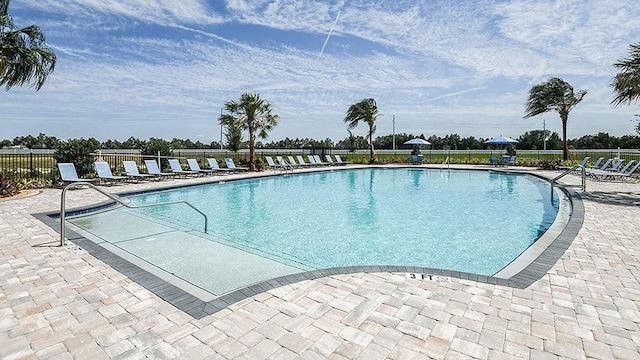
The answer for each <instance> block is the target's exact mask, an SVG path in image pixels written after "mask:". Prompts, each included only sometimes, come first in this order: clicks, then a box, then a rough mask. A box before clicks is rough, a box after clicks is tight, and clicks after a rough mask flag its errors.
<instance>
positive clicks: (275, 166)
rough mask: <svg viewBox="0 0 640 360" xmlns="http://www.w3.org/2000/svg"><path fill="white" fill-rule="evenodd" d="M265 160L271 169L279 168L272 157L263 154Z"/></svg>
mask: <svg viewBox="0 0 640 360" xmlns="http://www.w3.org/2000/svg"><path fill="white" fill-rule="evenodd" d="M264 158H265V160H267V165H268V166H269V167H270V168H272V169H278V168H280V166H279V165H276V163H275V161H273V158H272V157H271V156H265V157H264Z"/></svg>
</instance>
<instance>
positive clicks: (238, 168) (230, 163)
mask: <svg viewBox="0 0 640 360" xmlns="http://www.w3.org/2000/svg"><path fill="white" fill-rule="evenodd" d="M224 163H225V164H226V165H227V168H229V169H233V170H236V171H247V170H249V168H248V167H243V166H236V164H235V163H234V162H233V159H232V158H224Z"/></svg>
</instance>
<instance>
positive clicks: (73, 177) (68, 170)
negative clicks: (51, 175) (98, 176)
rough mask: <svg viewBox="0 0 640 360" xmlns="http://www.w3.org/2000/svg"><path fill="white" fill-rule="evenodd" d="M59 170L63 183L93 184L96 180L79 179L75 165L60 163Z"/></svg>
mask: <svg viewBox="0 0 640 360" xmlns="http://www.w3.org/2000/svg"><path fill="white" fill-rule="evenodd" d="M58 170H60V178H61V179H62V182H63V183H74V182H92V181H94V180H95V179H83V178H79V177H78V173H77V172H76V166H75V165H74V164H73V163H58Z"/></svg>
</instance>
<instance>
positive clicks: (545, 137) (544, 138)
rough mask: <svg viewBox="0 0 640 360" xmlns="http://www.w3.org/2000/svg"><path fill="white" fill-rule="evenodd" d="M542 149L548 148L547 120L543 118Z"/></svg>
mask: <svg viewBox="0 0 640 360" xmlns="http://www.w3.org/2000/svg"><path fill="white" fill-rule="evenodd" d="M542 150H547V120H546V119H542Z"/></svg>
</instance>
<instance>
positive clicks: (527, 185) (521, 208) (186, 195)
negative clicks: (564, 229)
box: [76, 168, 558, 291]
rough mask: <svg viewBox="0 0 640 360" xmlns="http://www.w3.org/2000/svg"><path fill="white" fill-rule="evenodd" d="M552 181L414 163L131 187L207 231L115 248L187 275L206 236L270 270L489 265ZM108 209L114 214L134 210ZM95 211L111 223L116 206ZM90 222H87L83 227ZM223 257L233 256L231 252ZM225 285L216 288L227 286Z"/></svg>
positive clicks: (547, 196)
mask: <svg viewBox="0 0 640 360" xmlns="http://www.w3.org/2000/svg"><path fill="white" fill-rule="evenodd" d="M549 190H550V189H549V184H548V182H546V181H544V180H542V179H539V178H537V177H534V176H530V175H526V174H507V173H500V172H493V171H474V170H429V169H415V168H413V169H412V168H399V169H388V168H386V169H385V168H382V169H381V168H367V169H353V170H342V171H330V172H327V171H325V172H319V173H307V174H296V175H293V176H278V177H266V178H259V179H251V180H240V181H232V182H226V183H224V182H219V183H213V184H208V185H202V186H194V187H187V188H179V189H174V190H169V191H161V192H152V193H145V194H140V195H135V196H130V197H129V198H130V199H131V202H132V203H135V204H142V203H154V202H160V201H170V200H186V201H188V202H190V203H192V204H194V205H195V206H196V207H198V208H199V209H201V210H203V211H204V212H205V213H207V214H208V216H209V219H210V220H209V221H210V227H209V231H208V233H207V234H206V235H204V234H200V235H201V236H200V237H203V238H205V239H207V241H204V242H203V241H197V242H190V241H179V240H172V239H167V240H165V241H161V240H162V239H161V238H160V236H155V237H154V238H152V240H149V239H150V238H144V236H143V235H142V234H141V235H140V236H133V238H132V239H130V240H127V241H122V242H120V244H119V245H118V246H120V247H122V248H124V249H125V250H127V251H129V252H131V253H134V254H137V255H138V256H141V257H143V258H145V257H146V258H153V257H154V256H160V255H159V254H162V253H165V254H166V256H165V257H163V259H164V260H161V261H160V262H161V263H162V262H164V264H161V266H165V267H166V266H169V267H171V266H178V265H179V264H181V265H179V266H178V267H179V270H178V272H182V273H187V274H186V275H184V274H183V275H182V277H183V278H193V277H198V276H199V275H198V274H199V273H201V272H202V268H203V267H204V268H206V267H207V265H206V262H203V259H197V260H194V259H189V258H187V257H188V255H187V254H192V255H189V256H195V257H196V258H197V257H199V256H198V254H201V255H202V256H205V255H204V254H207V252H210V253H211V254H214V253H219V252H220V251H221V250H220V248H218V249H207V248H208V247H209V246H210V245H211V246H213V245H214V244H216V246H219V245H220V244H223V245H225V246H226V247H225V249H227V248H229V247H231V248H234V249H235V250H240V251H242V252H245V253H247V254H251V256H254V257H256V258H259V259H263V258H264V259H268V260H269V262H268V264H266V265H265V268H267V269H273V268H274V267H281V268H280V269H275V271H276V273H278V272H279V271H284V273H294V272H296V271H304V270H310V269H322V268H331V267H341V266H364V265H402V266H418V267H430V268H441V269H450V270H456V271H464V272H470V273H475V274H481V275H492V274H495V273H496V272H498V271H500V269H502V268H503V267H504V266H506V265H507V264H509V263H510V262H511V261H512V260H513V259H514V258H516V257H517V256H518V255H519V254H521V253H522V252H523V251H524V250H525V249H527V248H528V247H529V246H530V245H531V244H532V243H533V242H535V241H536V239H537V238H539V237H540V235H541V234H542V233H544V232H545V231H546V230H547V229H548V228H549V226H550V225H551V224H552V223H553V221H554V219H555V217H556V214H557V211H558V199H557V198H555V197H554V198H552V196H551V194H552V192H551V191H549ZM115 211H116V212H118V213H121V215H119V216H124V215H123V214H126V213H131V212H132V210H130V209H118V210H115ZM135 212H136V213H137V214H138V215H136V216H143V217H148V218H150V219H154V221H157V222H159V223H160V224H163V226H164V225H167V226H168V227H171V226H172V225H178V226H179V227H182V228H185V229H192V230H195V231H192V232H191V234H193V233H197V232H198V231H197V229H201V227H202V218H201V217H199V216H198V214H196V213H194V212H192V211H191V210H190V209H188V208H186V207H179V206H171V207H156V208H148V209H146V210H135ZM140 213H142V214H140ZM101 216H102V217H103V219H106V218H107V217H109V218H110V219H111V220H109V221H113V214H111V215H104V214H103V215H101ZM93 222H94V223H95V219H94V220H93ZM125 222H126V220H125ZM76 223H79V224H81V225H82V223H83V221H82V220H80V221H77V220H76ZM88 223H91V221H89V222H87V221H86V220H85V221H84V225H85V227H87V224H88ZM88 228H91V225H89V226H88ZM159 233H160V234H162V233H163V232H162V231H159ZM143 238H144V241H139V240H140V239H143ZM159 240H160V241H159ZM115 242H117V239H116V240H115V241H114V243H115ZM194 247H195V249H194ZM211 256H213V255H211ZM169 258H170V260H168V259H169ZM148 261H152V262H153V261H154V260H153V259H152V260H148ZM217 261H225V260H224V259H223V258H221V257H218V259H217ZM226 261H230V262H233V261H242V259H241V258H238V255H233V254H231V255H227V260H226ZM247 261H250V262H252V261H254V260H251V259H250V260H247ZM256 261H257V260H256ZM178 263H179V264H178ZM189 264H192V265H193V266H189ZM184 267H187V268H189V267H191V269H190V270H184V269H183V268H184ZM172 272H173V273H176V272H175V271H172ZM179 276H180V275H179ZM189 281H191V280H189ZM193 281H194V282H195V283H198V281H197V280H193ZM245 281H246V280H245ZM232 282H233V281H232ZM203 286H205V287H206V285H203ZM223 288H224V289H221V290H219V291H223V290H229V289H232V288H233V285H232V284H228V285H226V286H225V287H223Z"/></svg>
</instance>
